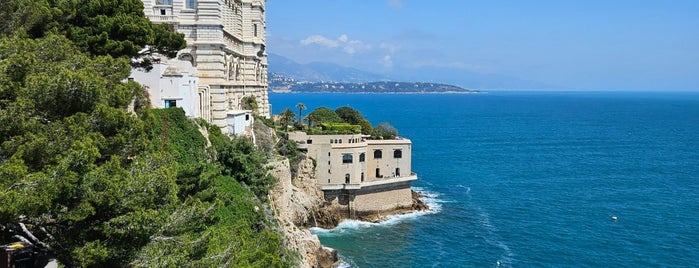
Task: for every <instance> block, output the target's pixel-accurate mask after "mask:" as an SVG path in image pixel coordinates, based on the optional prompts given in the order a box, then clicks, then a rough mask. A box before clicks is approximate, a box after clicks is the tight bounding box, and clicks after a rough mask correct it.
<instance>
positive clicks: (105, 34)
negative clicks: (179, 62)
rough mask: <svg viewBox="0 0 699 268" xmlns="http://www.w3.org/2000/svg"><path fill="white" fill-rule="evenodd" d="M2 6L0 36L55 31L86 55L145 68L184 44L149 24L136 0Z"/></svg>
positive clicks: (11, 0)
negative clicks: (124, 60)
mask: <svg viewBox="0 0 699 268" xmlns="http://www.w3.org/2000/svg"><path fill="white" fill-rule="evenodd" d="M3 6H4V7H6V8H8V9H7V10H4V11H2V12H3V14H5V15H7V17H4V18H3V19H4V20H6V23H5V25H6V27H3V28H1V29H0V30H2V33H4V34H10V33H13V32H15V31H20V32H25V33H27V34H28V35H29V37H30V38H41V37H44V36H47V35H48V34H51V33H59V34H62V35H64V36H66V37H68V38H69V39H70V40H71V41H73V43H75V44H76V45H77V46H79V47H80V48H81V49H82V50H83V51H86V52H88V53H90V54H92V55H110V56H112V57H114V58H119V57H127V58H132V59H139V60H137V61H134V64H135V65H136V66H140V67H145V68H150V67H151V64H152V62H153V60H154V55H153V54H154V53H159V54H162V55H165V56H167V57H174V56H176V55H177V52H178V51H179V50H180V49H182V48H184V47H185V45H186V43H185V41H184V36H183V35H182V34H180V33H176V32H173V31H170V26H169V25H165V24H153V23H151V22H150V20H149V19H148V18H147V17H146V16H145V14H144V13H143V2H142V1H140V0H103V1H92V0H72V1H56V0H36V1H33V0H6V2H5V3H4V4H3Z"/></svg>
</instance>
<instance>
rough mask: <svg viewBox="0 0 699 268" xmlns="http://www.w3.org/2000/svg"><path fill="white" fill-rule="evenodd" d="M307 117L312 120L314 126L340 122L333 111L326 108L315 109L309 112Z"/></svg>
mask: <svg viewBox="0 0 699 268" xmlns="http://www.w3.org/2000/svg"><path fill="white" fill-rule="evenodd" d="M307 117H308V118H312V119H313V122H314V123H315V124H321V123H340V122H342V119H340V117H339V116H337V114H336V113H335V112H334V111H333V110H331V109H329V108H327V107H319V108H316V109H315V110H313V111H312V112H310V113H309V114H308V116H307ZM309 125H310V124H309Z"/></svg>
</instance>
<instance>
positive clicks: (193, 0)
mask: <svg viewBox="0 0 699 268" xmlns="http://www.w3.org/2000/svg"><path fill="white" fill-rule="evenodd" d="M185 7H186V8H189V9H195V8H197V0H187V1H186V2H185Z"/></svg>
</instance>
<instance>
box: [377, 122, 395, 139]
mask: <svg viewBox="0 0 699 268" xmlns="http://www.w3.org/2000/svg"><path fill="white" fill-rule="evenodd" d="M371 137H372V138H374V139H384V140H390V139H395V138H396V137H398V130H397V129H396V128H395V127H393V126H392V125H391V124H389V123H387V122H383V123H381V124H378V125H377V126H376V127H374V131H373V132H372V133H371Z"/></svg>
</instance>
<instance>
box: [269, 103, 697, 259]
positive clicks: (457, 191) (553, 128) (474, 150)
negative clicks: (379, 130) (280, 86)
mask: <svg viewBox="0 0 699 268" xmlns="http://www.w3.org/2000/svg"><path fill="white" fill-rule="evenodd" d="M270 100H271V102H272V104H273V107H274V112H275V113H279V112H280V111H281V110H282V109H283V108H287V107H289V108H292V110H294V111H295V112H298V110H297V109H295V108H294V105H295V104H296V103H298V102H303V103H305V104H306V105H307V106H308V107H309V110H306V111H304V113H307V112H309V111H311V110H312V109H313V108H316V107H318V106H327V107H330V108H337V107H339V106H342V105H350V106H352V107H354V108H356V109H358V110H360V111H361V112H362V113H363V114H364V115H365V116H366V117H367V118H368V119H369V120H370V121H371V122H372V123H374V124H377V123H380V122H382V121H388V122H390V123H391V124H393V125H394V126H395V127H396V128H398V130H399V135H401V136H405V137H408V138H410V139H412V141H413V159H412V161H413V162H412V163H413V171H415V172H416V173H418V175H419V180H418V181H417V182H416V183H414V185H413V186H414V187H416V188H418V189H421V190H424V191H426V192H428V193H430V194H431V195H432V197H433V198H432V199H430V201H431V203H432V204H433V206H435V207H437V208H438V211H437V212H435V213H430V214H421V215H412V216H408V217H403V218H398V219H395V220H392V221H390V222H388V223H384V224H379V225H375V224H367V223H360V222H346V223H344V224H342V225H341V226H340V227H339V228H336V229H333V230H329V231H316V232H317V233H318V234H319V236H320V237H321V241H322V243H323V244H324V245H327V246H330V247H333V248H336V249H338V251H339V253H340V256H341V258H342V259H343V261H344V262H345V265H347V266H351V267H498V266H499V267H697V266H699V93H628V92H625V93H550V92H538V93H531V92H528V93H521V92H520V93H513V92H509V93H504V92H503V93H485V94H464V95H371V94H366V95H361V94H354V95H351V94H272V95H270ZM612 215H616V216H617V217H618V220H617V221H613V220H612V219H611V217H612Z"/></svg>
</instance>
